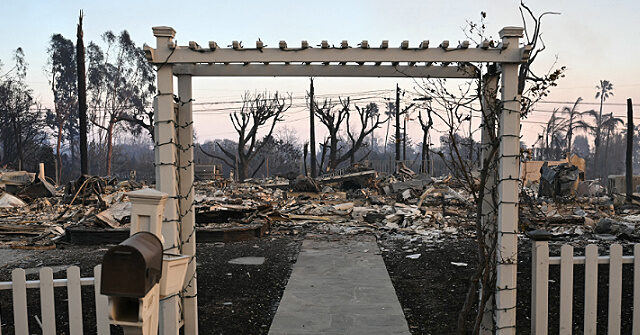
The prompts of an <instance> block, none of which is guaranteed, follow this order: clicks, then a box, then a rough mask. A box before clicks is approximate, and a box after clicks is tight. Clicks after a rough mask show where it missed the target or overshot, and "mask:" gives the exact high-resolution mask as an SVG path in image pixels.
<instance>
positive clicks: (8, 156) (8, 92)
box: [0, 48, 47, 170]
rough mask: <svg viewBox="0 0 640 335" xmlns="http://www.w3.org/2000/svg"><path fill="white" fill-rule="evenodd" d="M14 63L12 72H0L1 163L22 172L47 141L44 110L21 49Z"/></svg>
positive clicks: (18, 50) (17, 50) (10, 70)
mask: <svg viewBox="0 0 640 335" xmlns="http://www.w3.org/2000/svg"><path fill="white" fill-rule="evenodd" d="M14 60H15V65H14V66H13V67H12V68H11V69H9V70H8V71H6V72H0V73H2V74H1V75H0V142H1V143H2V157H1V159H0V164H2V165H5V164H9V165H11V166H12V167H13V168H15V169H17V170H22V169H25V168H26V166H25V165H26V164H25V163H26V162H27V161H29V160H31V161H33V158H34V157H33V156H34V154H35V153H36V152H37V151H39V149H40V147H42V146H43V145H45V144H46V142H47V138H46V134H45V133H44V131H43V128H44V109H43V108H42V107H41V106H40V105H39V104H38V103H37V101H36V100H35V98H34V97H33V91H32V90H31V89H30V88H29V87H28V86H27V84H26V82H25V78H26V75H27V67H28V64H27V62H26V61H25V59H24V53H23V51H22V49H21V48H18V49H16V51H15V54H14ZM36 159H37V158H36ZM31 168H32V167H31Z"/></svg>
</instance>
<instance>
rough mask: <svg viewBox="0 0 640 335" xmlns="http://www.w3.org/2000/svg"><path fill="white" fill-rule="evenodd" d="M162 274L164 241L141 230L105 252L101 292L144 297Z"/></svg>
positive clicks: (110, 294) (118, 295)
mask: <svg viewBox="0 0 640 335" xmlns="http://www.w3.org/2000/svg"><path fill="white" fill-rule="evenodd" d="M161 276H162V242H160V239H158V237H157V236H156V235H154V234H152V233H149V232H138V233H136V234H134V235H133V236H131V237H129V238H128V239H126V240H124V241H123V242H122V243H120V244H119V245H117V246H115V247H113V248H111V249H109V251H107V253H106V254H105V255H104V258H103V259H102V278H101V279H100V293H102V294H103V295H108V296H116V297H132V298H142V297H144V296H145V295H146V294H147V292H149V290H150V289H151V288H152V287H153V285H155V284H157V283H158V282H159V281H160V277H161Z"/></svg>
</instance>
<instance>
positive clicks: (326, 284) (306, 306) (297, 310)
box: [269, 236, 410, 335]
mask: <svg viewBox="0 0 640 335" xmlns="http://www.w3.org/2000/svg"><path fill="white" fill-rule="evenodd" d="M269 334H274V335H275V334H368V335H373V334H410V333H409V328H408V326H407V321H406V319H405V317H404V314H403V312H402V308H401V307H400V303H399V302H398V298H397V296H396V292H395V290H394V288H393V285H392V284H391V279H390V278H389V274H388V273H387V269H386V267H385V265H384V261H383V260H382V256H380V252H379V249H378V245H377V243H376V241H375V238H374V237H372V236H348V237H340V238H339V239H337V240H326V239H325V240H314V239H306V240H304V242H303V244H302V250H301V251H300V255H299V256H298V261H297V263H296V264H295V265H294V266H293V272H292V273H291V278H289V282H288V283H287V287H286V289H285V291H284V295H283V297H282V300H281V301H280V306H279V307H278V311H277V313H276V316H275V318H274V319H273V323H272V324H271V329H270V331H269Z"/></svg>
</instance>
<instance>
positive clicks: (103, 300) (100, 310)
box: [93, 264, 111, 335]
mask: <svg viewBox="0 0 640 335" xmlns="http://www.w3.org/2000/svg"><path fill="white" fill-rule="evenodd" d="M93 277H94V278H95V285H94V288H95V294H94V296H95V301H96V331H97V333H98V335H109V334H111V330H110V329H109V299H108V298H107V296H105V295H102V294H100V278H102V265H100V264H98V265H96V266H95V267H94V268H93Z"/></svg>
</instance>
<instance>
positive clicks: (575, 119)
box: [562, 97, 584, 153]
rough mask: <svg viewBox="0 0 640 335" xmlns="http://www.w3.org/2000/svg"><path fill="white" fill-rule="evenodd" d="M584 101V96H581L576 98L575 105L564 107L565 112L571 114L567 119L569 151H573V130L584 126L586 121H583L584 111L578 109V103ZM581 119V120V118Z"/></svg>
mask: <svg viewBox="0 0 640 335" xmlns="http://www.w3.org/2000/svg"><path fill="white" fill-rule="evenodd" d="M581 101H582V98H581V97H579V98H578V99H576V102H575V103H574V104H573V107H571V108H569V107H564V108H563V109H562V112H563V113H567V114H569V118H568V119H567V125H566V129H567V153H571V143H572V142H571V140H572V139H573V131H574V130H575V129H577V128H582V126H583V124H584V122H582V123H581V121H582V120H581V119H582V113H580V112H578V111H577V108H578V104H579V103H580V102H581ZM579 119H580V120H579Z"/></svg>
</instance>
